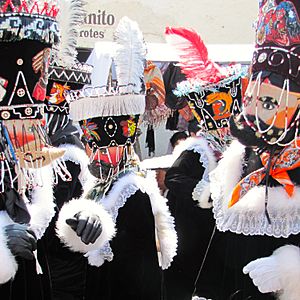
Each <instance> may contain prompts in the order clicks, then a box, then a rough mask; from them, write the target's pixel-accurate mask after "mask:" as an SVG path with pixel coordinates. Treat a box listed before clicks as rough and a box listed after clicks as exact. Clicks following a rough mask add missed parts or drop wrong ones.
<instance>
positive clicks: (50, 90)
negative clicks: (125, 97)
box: [43, 0, 107, 299]
mask: <svg viewBox="0 0 300 300" xmlns="http://www.w3.org/2000/svg"><path fill="white" fill-rule="evenodd" d="M84 13H85V11H84V7H83V3H82V1H80V0H72V1H62V2H61V5H60V13H59V14H58V18H57V19H58V22H59V25H60V33H61V34H60V35H61V38H60V42H59V44H58V46H55V47H54V48H53V49H52V55H51V61H50V67H49V84H48V86H47V97H46V100H47V101H46V106H45V112H46V116H47V118H46V130H47V134H48V136H49V137H50V140H51V143H52V145H53V146H55V147H58V148H61V149H63V150H64V151H65V153H64V156H63V157H62V159H63V160H64V163H65V165H66V167H67V169H68V171H69V173H70V175H71V177H72V178H70V180H62V179H61V178H60V177H58V178H57V183H56V184H55V186H54V198H55V203H56V214H55V217H54V218H53V219H52V221H51V223H50V225H49V227H48V228H47V230H46V233H45V235H44V237H43V242H44V243H45V246H46V247H45V248H46V249H47V263H48V268H49V271H50V279H51V284H52V290H53V295H54V299H83V298H84V293H85V283H86V269H87V266H86V265H87V259H86V258H85V257H84V256H83V254H82V253H79V252H73V251H71V250H70V249H69V248H68V247H65V246H64V245H63V244H62V243H61V241H60V239H59V238H58V237H57V236H56V233H55V223H56V221H57V217H58V214H59V211H60V209H61V208H62V207H63V205H64V204H65V203H67V202H69V201H70V200H71V199H73V198H79V197H80V196H81V194H82V192H83V188H84V186H85V184H87V185H88V184H89V183H88V182H87V181H89V180H92V181H93V180H94V178H93V176H92V175H91V174H90V172H89V170H88V163H89V159H88V156H87V155H86V153H85V150H84V147H83V144H82V143H81V141H80V138H79V132H78V130H77V128H76V127H75V126H74V125H73V123H72V121H71V120H70V119H69V103H68V101H67V100H66V96H67V95H66V93H67V92H68V91H70V90H73V91H75V90H78V89H80V88H82V87H83V86H84V85H85V84H90V83H91V77H90V75H91V70H92V67H91V66H88V65H85V64H81V63H80V62H78V61H77V59H76V56H77V51H76V40H77V39H76V38H77V31H76V27H78V25H80V24H81V23H82V21H83V17H84ZM72 203H73V204H75V205H76V204H78V203H79V202H72ZM80 203H81V204H80V205H81V206H82V207H81V209H84V210H86V209H87V207H88V205H89V203H88V202H87V203H84V202H83V201H82V200H81V202H80ZM73 204H72V205H73ZM95 214H96V212H93V214H92V218H91V217H90V216H89V215H88V214H86V217H90V220H89V223H92V222H97V224H98V225H97V227H95V228H94V231H93V232H92V233H91V234H89V235H88V234H87V232H86V234H85V236H82V241H83V242H84V243H85V244H89V243H90V242H91V243H93V242H94V241H95V240H96V238H97V237H98V236H99V235H100V234H101V231H102V227H105V226H107V224H103V225H101V222H99V220H97V218H96V217H95ZM82 217H83V216H81V218H82ZM68 222H70V221H68ZM71 222H72V221H71Z"/></svg>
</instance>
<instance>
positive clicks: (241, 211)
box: [210, 141, 300, 237]
mask: <svg viewBox="0 0 300 300" xmlns="http://www.w3.org/2000/svg"><path fill="white" fill-rule="evenodd" d="M244 151H245V148H244V146H243V145H241V144H240V143H238V142H237V141H234V142H233V143H232V145H231V146H230V147H229V148H228V150H227V151H226V152H225V153H224V157H223V159H222V160H221V161H220V162H219V165H218V167H217V168H216V169H215V170H214V171H213V172H211V173H210V180H211V184H212V187H213V188H212V189H211V193H212V198H213V207H214V208H213V212H214V216H215V219H216V224H217V227H218V229H219V230H221V231H227V230H230V231H232V232H235V233H239V234H240V233H242V234H245V235H265V234H266V235H269V236H274V237H288V236H289V235H290V234H298V233H299V232H300V224H299V218H300V187H298V186H296V187H295V194H294V196H293V197H292V198H290V197H288V195H287V193H286V191H285V190H284V188H283V187H282V186H277V187H269V188H268V189H269V198H268V212H269V215H270V219H271V224H269V223H268V221H267V218H266V216H265V187H264V186H258V187H254V188H252V189H250V190H249V191H248V193H247V194H246V195H245V196H243V197H242V198H241V199H240V200H239V201H238V202H237V203H236V204H235V205H234V206H232V207H231V208H228V203H229V201H230V199H231V195H232V191H233V189H234V187H235V186H236V184H237V183H238V182H239V181H240V177H241V174H242V168H243V160H244Z"/></svg>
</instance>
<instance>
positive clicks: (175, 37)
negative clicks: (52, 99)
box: [166, 27, 247, 141]
mask: <svg viewBox="0 0 300 300" xmlns="http://www.w3.org/2000/svg"><path fill="white" fill-rule="evenodd" d="M166 39H167V42H168V43H170V44H171V45H172V46H174V48H175V49H176V50H177V52H178V55H179V58H180V61H179V66H180V68H181V70H182V72H183V73H184V74H185V75H186V78H187V80H186V81H183V82H180V83H178V84H177V88H176V90H175V91H174V94H175V95H176V96H177V97H178V98H181V97H185V98H186V99H187V102H188V105H189V107H190V109H191V110H192V112H193V114H194V116H195V118H196V119H197V121H198V122H199V124H200V127H201V128H202V131H203V132H205V135H206V137H207V138H209V137H210V135H209V134H208V132H210V134H211V137H212V141H213V140H215V139H216V138H217V139H219V140H220V141H221V140H223V139H224V138H226V136H227V132H228V130H227V128H228V125H229V118H230V116H231V115H232V114H238V113H239V112H240V110H241V108H240V107H241V98H242V77H243V76H245V75H246V72H247V70H246V69H245V68H244V67H242V66H241V65H240V64H231V65H228V66H224V67H223V66H220V65H218V64H217V63H215V62H213V61H212V60H210V59H209V57H208V51H207V48H206V46H205V44H204V43H203V41H202V39H201V37H200V36H199V35H198V34H197V33H196V32H195V31H193V30H189V29H186V28H171V27H167V28H166ZM216 133H217V134H216Z"/></svg>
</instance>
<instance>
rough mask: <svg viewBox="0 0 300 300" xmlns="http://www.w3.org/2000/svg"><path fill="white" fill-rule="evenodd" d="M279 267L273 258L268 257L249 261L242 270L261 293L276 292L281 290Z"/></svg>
mask: <svg viewBox="0 0 300 300" xmlns="http://www.w3.org/2000/svg"><path fill="white" fill-rule="evenodd" d="M279 269H280V267H279V264H278V262H277V260H276V258H275V257H273V256H268V257H263V258H259V259H256V260H253V261H251V262H250V263H249V264H248V265H247V266H245V267H244V268H243V272H244V274H249V276H250V277H251V279H252V281H253V283H254V285H256V286H257V287H258V289H259V291H260V292H261V293H271V292H277V291H279V290H281V289H282V288H283V285H282V282H281V280H280V275H281V274H280V270H279Z"/></svg>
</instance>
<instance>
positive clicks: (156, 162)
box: [140, 137, 209, 169]
mask: <svg viewBox="0 0 300 300" xmlns="http://www.w3.org/2000/svg"><path fill="white" fill-rule="evenodd" d="M208 147H209V146H208V143H207V141H206V140H205V139H204V138H202V137H189V138H187V139H186V140H183V141H181V142H180V143H179V144H178V145H177V146H176V147H175V148H174V150H173V153H172V154H167V155H163V156H160V157H153V158H149V159H145V160H143V161H142V162H141V164H140V167H141V168H142V169H159V168H161V169H168V168H171V167H172V165H173V164H174V162H175V160H176V159H177V158H178V157H179V156H180V154H181V153H182V152H183V151H185V150H193V151H195V152H197V153H199V152H198V151H199V149H205V150H206V149H208Z"/></svg>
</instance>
